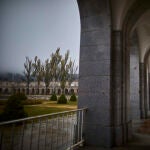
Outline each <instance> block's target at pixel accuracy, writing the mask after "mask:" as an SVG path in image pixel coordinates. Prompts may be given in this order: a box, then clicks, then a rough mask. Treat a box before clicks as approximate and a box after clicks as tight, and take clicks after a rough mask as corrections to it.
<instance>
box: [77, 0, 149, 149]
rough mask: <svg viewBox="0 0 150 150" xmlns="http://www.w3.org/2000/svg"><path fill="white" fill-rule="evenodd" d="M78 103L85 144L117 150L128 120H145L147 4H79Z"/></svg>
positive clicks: (92, 0) (106, 0)
mask: <svg viewBox="0 0 150 150" xmlns="http://www.w3.org/2000/svg"><path fill="white" fill-rule="evenodd" d="M77 2H78V6H79V12H80V19H81V43H80V71H79V103H78V107H79V108H82V107H88V112H87V114H86V119H85V120H84V136H85V141H86V143H85V144H86V145H93V146H105V147H111V146H119V145H122V144H125V143H127V141H128V140H129V139H130V138H131V134H132V132H131V131H132V128H131V124H132V120H136V119H141V118H147V114H148V111H149V89H150V88H149V84H148V83H149V76H150V75H149V74H150V65H149V63H150V58H149V49H150V0H78V1H77Z"/></svg>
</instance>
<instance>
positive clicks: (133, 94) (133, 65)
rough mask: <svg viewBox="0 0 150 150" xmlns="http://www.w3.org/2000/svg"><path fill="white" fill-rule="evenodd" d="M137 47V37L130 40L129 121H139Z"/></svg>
mask: <svg viewBox="0 0 150 150" xmlns="http://www.w3.org/2000/svg"><path fill="white" fill-rule="evenodd" d="M139 75H140V74H139V47H138V41H137V35H136V34H134V35H133V36H132V38H131V39H130V113H131V119H132V120H137V119H140V94H139V90H140V89H139V86H140V85H139V84H140V83H139V80H140V79H139Z"/></svg>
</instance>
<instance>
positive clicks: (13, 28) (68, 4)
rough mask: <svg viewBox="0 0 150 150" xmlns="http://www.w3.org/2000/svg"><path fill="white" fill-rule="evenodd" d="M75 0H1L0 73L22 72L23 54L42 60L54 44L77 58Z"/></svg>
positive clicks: (63, 51)
mask: <svg viewBox="0 0 150 150" xmlns="http://www.w3.org/2000/svg"><path fill="white" fill-rule="evenodd" d="M79 43H80V19H79V12H78V6H77V3H76V0H1V1H0V72H19V73H21V72H23V70H24V66H23V63H24V62H25V56H29V57H30V58H32V59H33V58H34V56H38V57H39V58H40V59H41V60H42V61H44V60H45V59H47V58H49V56H50V54H51V53H52V52H54V51H55V50H56V49H57V48H58V47H60V48H61V53H63V54H64V53H65V52H66V51H67V50H68V49H69V50H70V56H71V58H72V59H75V60H76V62H77V64H78V61H79Z"/></svg>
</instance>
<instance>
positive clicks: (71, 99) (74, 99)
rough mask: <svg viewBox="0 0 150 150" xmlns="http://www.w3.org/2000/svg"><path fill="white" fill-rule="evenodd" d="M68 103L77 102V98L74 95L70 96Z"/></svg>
mask: <svg viewBox="0 0 150 150" xmlns="http://www.w3.org/2000/svg"><path fill="white" fill-rule="evenodd" d="M70 101H73V102H75V101H77V97H76V95H75V94H74V93H73V94H72V95H71V97H70Z"/></svg>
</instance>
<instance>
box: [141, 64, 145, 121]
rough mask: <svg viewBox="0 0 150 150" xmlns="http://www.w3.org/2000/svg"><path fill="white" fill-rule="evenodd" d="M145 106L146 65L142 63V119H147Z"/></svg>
mask: <svg viewBox="0 0 150 150" xmlns="http://www.w3.org/2000/svg"><path fill="white" fill-rule="evenodd" d="M145 106H146V102H145V65H144V63H140V113H141V118H142V119H144V118H146V110H145Z"/></svg>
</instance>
